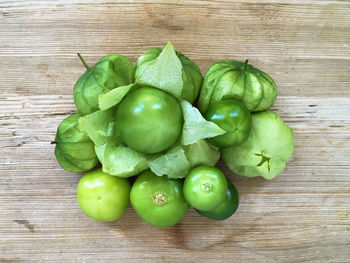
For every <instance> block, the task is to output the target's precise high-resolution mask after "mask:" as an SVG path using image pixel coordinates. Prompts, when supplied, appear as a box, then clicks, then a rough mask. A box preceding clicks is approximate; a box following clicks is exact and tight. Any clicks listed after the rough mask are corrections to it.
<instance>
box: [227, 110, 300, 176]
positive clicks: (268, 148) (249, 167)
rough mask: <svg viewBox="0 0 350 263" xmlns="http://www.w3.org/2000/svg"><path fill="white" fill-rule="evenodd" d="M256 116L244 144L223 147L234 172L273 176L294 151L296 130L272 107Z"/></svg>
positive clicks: (245, 174) (279, 170) (283, 166)
mask: <svg viewBox="0 0 350 263" xmlns="http://www.w3.org/2000/svg"><path fill="white" fill-rule="evenodd" d="M252 120H253V125H252V132H251V134H250V136H249V137H248V139H247V140H246V141H245V142H244V143H243V144H241V145H240V146H236V147H229V148H225V149H223V150H222V158H223V161H224V162H225V163H226V165H227V166H228V167H229V168H230V170H231V171H232V172H234V173H237V174H240V175H244V176H247V177H254V176H262V177H264V178H266V179H272V178H274V177H275V176H276V175H277V174H278V173H280V172H281V171H282V170H283V169H284V168H285V167H286V162H287V161H288V160H289V159H290V158H291V157H292V155H293V151H294V144H293V131H292V129H291V128H289V127H288V126H287V125H286V124H285V123H284V122H283V120H282V119H281V118H280V117H279V116H278V115H277V114H276V113H274V112H271V111H265V112H260V113H255V114H253V115H252Z"/></svg>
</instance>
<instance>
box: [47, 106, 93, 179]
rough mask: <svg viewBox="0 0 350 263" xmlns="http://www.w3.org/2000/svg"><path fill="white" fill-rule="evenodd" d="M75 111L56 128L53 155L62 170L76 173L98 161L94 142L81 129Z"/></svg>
mask: <svg viewBox="0 0 350 263" xmlns="http://www.w3.org/2000/svg"><path fill="white" fill-rule="evenodd" d="M80 117H81V115H80V114H79V113H75V114H72V115H70V116H69V117H67V118H65V119H64V120H63V121H62V122H61V123H60V125H59V126H58V128H57V133H56V138H55V141H54V142H53V143H55V144H56V147H55V156H56V159H57V161H58V163H59V164H60V165H61V167H62V168H63V169H64V170H67V171H69V172H73V173H78V172H83V171H87V170H90V169H92V168H94V167H95V166H96V164H97V163H98V160H97V156H96V153H95V150H94V143H93V142H92V141H91V140H90V138H89V137H88V135H87V134H86V133H85V132H84V131H83V130H82V129H81V127H80V125H79V123H78V120H79V118H80Z"/></svg>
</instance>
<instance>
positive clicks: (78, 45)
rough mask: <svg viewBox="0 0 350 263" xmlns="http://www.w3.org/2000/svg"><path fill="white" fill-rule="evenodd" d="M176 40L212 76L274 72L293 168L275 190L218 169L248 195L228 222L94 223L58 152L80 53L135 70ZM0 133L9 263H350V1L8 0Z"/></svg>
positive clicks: (2, 36)
mask: <svg viewBox="0 0 350 263" xmlns="http://www.w3.org/2000/svg"><path fill="white" fill-rule="evenodd" d="M168 40H171V41H172V42H173V44H174V46H175V47H176V48H177V49H178V50H180V51H182V52H183V53H185V54H186V55H188V56H189V57H190V58H192V59H193V60H194V61H196V62H197V63H198V65H199V66H200V68H201V69H202V71H203V73H205V71H206V70H207V68H208V66H209V65H210V64H211V63H213V62H214V61H216V60H219V59H228V58H235V59H240V60H245V59H247V58H248V59H249V60H250V62H251V63H252V64H254V65H256V66H257V67H260V68H261V69H262V70H264V71H266V72H268V73H269V74H270V75H271V76H272V77H273V78H274V79H275V80H276V83H277V85H278V93H279V97H278V100H277V102H276V104H275V105H274V107H273V109H274V110H276V111H277V112H278V113H279V114H280V115H281V116H282V117H283V119H284V120H285V121H286V122H287V123H288V124H289V125H290V126H291V127H292V128H293V129H294V132H295V155H294V158H293V159H292V160H291V161H290V162H289V163H288V167H287V169H286V170H285V171H284V172H283V173H281V174H280V175H279V176H278V177H276V179H274V180H272V181H266V180H263V179H261V178H255V179H248V178H243V177H240V176H237V175H234V174H232V173H230V172H228V170H227V169H226V168H224V166H223V165H222V164H220V165H219V166H220V167H221V168H222V169H224V170H225V172H226V174H227V175H228V176H229V177H230V179H231V180H232V181H233V182H234V183H235V185H236V186H237V188H238V190H239V193H240V198H241V203H240V208H239V210H238V212H237V213H236V215H235V216H233V217H232V218H230V219H229V220H226V221H224V222H213V221H210V220H207V219H205V218H202V217H200V216H198V215H197V214H196V213H195V212H194V211H193V210H191V211H190V213H189V214H188V215H187V216H186V218H185V219H184V220H183V221H182V222H181V223H180V224H178V225H177V226H175V227H171V228H167V229H157V228H152V227H150V226H147V225H146V224H145V223H143V222H142V221H141V220H140V219H139V218H138V217H137V215H136V214H135V212H134V211H133V210H132V209H131V208H128V210H127V212H126V214H125V215H124V216H123V217H122V218H121V219H120V220H118V221H116V222H113V223H99V222H95V221H93V220H90V219H89V218H87V217H86V216H84V214H83V213H82V212H81V211H80V210H79V207H78V204H77V202H76V199H75V189H76V186H77V182H78V181H79V175H74V174H70V173H68V172H65V171H63V170H62V169H61V168H60V167H59V165H58V164H57V162H56V160H55V158H54V155H53V150H54V147H53V145H50V141H52V140H53V139H54V136H55V131H56V128H57V125H58V124H59V122H60V121H61V120H62V119H63V118H64V117H65V116H67V115H68V114H69V113H71V112H74V111H75V107H74V104H73V98H72V89H73V86H74V83H75V81H76V79H77V78H78V77H79V75H80V74H82V73H83V71H84V69H83V67H82V65H81V64H80V62H79V60H78V58H77V57H76V55H75V53H76V52H81V53H82V54H83V55H84V56H85V57H86V60H87V62H88V63H90V64H93V63H94V62H96V61H97V59H98V58H99V57H101V56H102V55H105V54H108V53H122V54H125V55H126V56H128V57H129V58H131V59H132V60H133V61H135V60H136V58H137V57H138V56H139V55H140V54H141V53H142V51H144V50H146V49H147V48H149V47H153V46H164V45H165V44H166V42H167V41H168ZM0 125H1V126H0V262H27V261H31V260H34V261H42V262H54V261H56V262H73V261H77V262H99V261H100V262H105V261H108V260H109V261H123V262H125V261H126V260H128V262H350V1H341V0H339V1H322V0H319V1H316V0H307V1H302V0H300V1H297V0H261V1H252V0H249V1H243V0H236V1H234V0H232V1H229V0H221V1H220V0H218V1H199V0H198V1H181V0H178V1H170V0H168V1H160V0H158V1H150V0H149V1H132V0H128V1H107V0H97V1H93V0H85V1H84V0H79V1H73V0H63V1H39V0H31V1H14V0H1V1H0Z"/></svg>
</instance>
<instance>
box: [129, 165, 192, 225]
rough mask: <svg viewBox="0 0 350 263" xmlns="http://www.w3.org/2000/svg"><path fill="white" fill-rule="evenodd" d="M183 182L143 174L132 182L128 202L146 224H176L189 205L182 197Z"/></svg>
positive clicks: (147, 172) (146, 173) (150, 173)
mask: <svg viewBox="0 0 350 263" xmlns="http://www.w3.org/2000/svg"><path fill="white" fill-rule="evenodd" d="M182 188H183V182H182V181H181V180H176V179H167V177H166V176H162V177H159V176H156V175H155V174H154V173H152V172H151V171H146V172H143V173H142V174H141V175H139V177H138V178H137V179H136V181H135V182H134V184H133V186H132V188H131V192H130V201H131V204H132V206H133V208H134V209H135V211H136V213H137V214H138V215H139V216H140V217H141V218H142V219H143V220H144V221H145V222H147V223H148V224H150V225H152V226H158V227H167V226H172V225H175V224H177V223H178V222H179V221H180V220H181V219H182V218H183V217H184V216H185V215H186V214H187V211H188V209H189V205H188V204H187V202H186V201H185V199H184V196H183V190H182Z"/></svg>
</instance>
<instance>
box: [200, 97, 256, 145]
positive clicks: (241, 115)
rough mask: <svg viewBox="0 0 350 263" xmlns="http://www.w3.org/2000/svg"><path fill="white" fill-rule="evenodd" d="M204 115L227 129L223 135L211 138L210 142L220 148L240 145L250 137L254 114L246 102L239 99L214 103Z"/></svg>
mask: <svg viewBox="0 0 350 263" xmlns="http://www.w3.org/2000/svg"><path fill="white" fill-rule="evenodd" d="M204 117H205V118H206V119H207V120H208V121H212V122H214V123H216V124H217V125H218V126H219V127H220V128H222V129H223V130H225V131H226V133H224V134H223V135H219V136H216V137H214V138H210V139H209V142H210V143H212V144H214V145H215V146H217V147H219V148H225V147H229V146H237V145H240V144H242V143H243V142H244V141H245V140H246V139H247V138H248V137H249V134H250V131H251V128H252V116H251V114H250V111H248V110H247V108H246V107H245V106H244V104H243V103H242V102H240V101H238V100H223V101H219V102H216V103H213V104H211V105H210V106H209V109H208V110H207V112H206V113H205V114H204Z"/></svg>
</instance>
